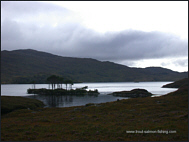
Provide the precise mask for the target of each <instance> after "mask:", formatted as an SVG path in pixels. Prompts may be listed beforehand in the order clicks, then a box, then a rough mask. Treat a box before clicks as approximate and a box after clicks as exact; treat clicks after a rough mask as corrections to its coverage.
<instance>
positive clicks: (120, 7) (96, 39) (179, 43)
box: [1, 1, 188, 72]
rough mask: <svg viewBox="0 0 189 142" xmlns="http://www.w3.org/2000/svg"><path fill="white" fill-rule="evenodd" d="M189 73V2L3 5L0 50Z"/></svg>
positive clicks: (13, 3)
mask: <svg viewBox="0 0 189 142" xmlns="http://www.w3.org/2000/svg"><path fill="white" fill-rule="evenodd" d="M17 49H34V50H38V51H44V52H48V53H52V54H56V55H60V56H65V57H79V58H93V59H97V60H99V61H111V62H114V63H118V64H123V65H126V66H129V67H139V68H145V67H151V66H159V67H163V68H168V69H171V70H174V71H179V72H183V71H188V1H1V51H2V50H8V51H11V50H17Z"/></svg>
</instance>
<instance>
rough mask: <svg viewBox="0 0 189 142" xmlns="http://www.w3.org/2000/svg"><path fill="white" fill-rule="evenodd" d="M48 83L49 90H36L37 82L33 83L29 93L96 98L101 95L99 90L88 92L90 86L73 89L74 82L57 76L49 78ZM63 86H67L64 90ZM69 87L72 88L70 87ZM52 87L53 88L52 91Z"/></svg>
mask: <svg viewBox="0 0 189 142" xmlns="http://www.w3.org/2000/svg"><path fill="white" fill-rule="evenodd" d="M46 81H47V83H48V84H49V89H46V88H40V89H36V88H35V81H32V84H33V88H32V89H30V88H29V89H27V93H28V94H38V95H94V96H96V95H99V94H100V93H99V92H98V90H97V89H95V90H89V91H87V90H86V89H87V88H88V86H85V87H82V88H76V89H72V85H73V84H74V82H73V81H72V80H70V79H64V78H63V77H59V76H56V75H51V76H49V77H48V78H47V80H46ZM62 84H65V85H66V88H65V89H63V87H62ZM68 85H69V86H70V87H68ZM50 86H52V87H51V89H50ZM56 86H57V87H56Z"/></svg>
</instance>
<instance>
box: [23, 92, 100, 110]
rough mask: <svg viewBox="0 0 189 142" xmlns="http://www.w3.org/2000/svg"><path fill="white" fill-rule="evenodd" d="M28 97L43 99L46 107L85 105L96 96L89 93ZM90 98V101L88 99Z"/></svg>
mask: <svg viewBox="0 0 189 142" xmlns="http://www.w3.org/2000/svg"><path fill="white" fill-rule="evenodd" d="M26 97H28V98H33V99H37V100H40V101H42V102H43V103H44V104H45V105H46V107H69V106H77V105H85V104H86V103H87V102H88V101H89V100H92V99H93V98H95V97H97V95H96V96H89V95H85V96H84V95H79V96H73V95H36V94H33V95H30V96H26ZM86 100H88V101H86Z"/></svg>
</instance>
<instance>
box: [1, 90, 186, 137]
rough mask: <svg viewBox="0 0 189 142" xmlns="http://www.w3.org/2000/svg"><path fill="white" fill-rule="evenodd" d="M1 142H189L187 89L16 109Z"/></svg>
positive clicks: (5, 124) (7, 120)
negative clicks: (122, 98) (68, 104)
mask: <svg viewBox="0 0 189 142" xmlns="http://www.w3.org/2000/svg"><path fill="white" fill-rule="evenodd" d="M135 130H138V131H142V130H143V133H136V131H135ZM145 130H146V131H147V130H150V131H151V132H150V131H148V132H149V133H144V131H145ZM158 130H160V131H158ZM161 130H164V131H165V132H166V131H167V132H168V134H166V133H163V131H161ZM129 131H133V132H134V133H131V132H130V133H129ZM152 132H155V133H152ZM1 140H2V141H15V140H17V141H50V140H52V141H75V140H80V141H138V140H140V141H178V140H179V141H187V140H188V88H183V89H180V90H179V91H176V92H174V93H170V94H168V95H165V96H161V97H154V98H151V97H146V98H133V99H127V100H120V101H116V102H108V103H102V104H99V105H96V106H94V105H86V106H79V107H69V108H43V109H41V108H40V109H36V110H28V109H22V110H17V111H14V112H11V113H8V114H5V115H3V116H2V118H1Z"/></svg>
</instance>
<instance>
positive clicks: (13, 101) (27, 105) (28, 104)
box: [1, 96, 44, 115]
mask: <svg viewBox="0 0 189 142" xmlns="http://www.w3.org/2000/svg"><path fill="white" fill-rule="evenodd" d="M43 106H44V104H43V102H41V101H39V100H36V99H30V98H24V97H16V96H1V115H3V114H6V113H9V112H12V111H15V110H19V109H36V108H38V107H43Z"/></svg>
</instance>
